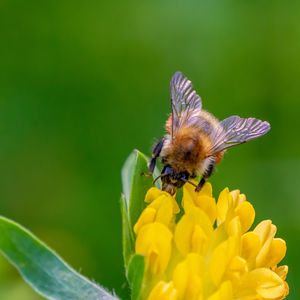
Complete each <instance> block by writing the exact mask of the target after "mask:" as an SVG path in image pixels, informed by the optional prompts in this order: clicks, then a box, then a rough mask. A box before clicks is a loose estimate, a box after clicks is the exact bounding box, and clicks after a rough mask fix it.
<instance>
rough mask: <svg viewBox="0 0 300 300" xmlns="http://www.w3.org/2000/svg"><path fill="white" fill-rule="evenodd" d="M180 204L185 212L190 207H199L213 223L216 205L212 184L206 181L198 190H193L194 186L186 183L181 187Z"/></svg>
mask: <svg viewBox="0 0 300 300" xmlns="http://www.w3.org/2000/svg"><path fill="white" fill-rule="evenodd" d="M182 206H183V208H184V210H185V211H186V212H187V211H188V210H189V209H190V208H192V207H195V206H196V207H199V208H200V209H202V210H203V211H204V213H205V214H206V215H207V216H208V217H209V219H210V220H211V222H212V223H214V221H215V219H216V215H217V206H216V202H215V199H214V198H213V197H212V186H211V184H210V183H208V182H207V183H206V184H205V185H204V186H203V188H202V189H201V191H200V192H196V191H195V187H194V186H192V185H188V184H186V185H185V186H184V187H183V199H182Z"/></svg>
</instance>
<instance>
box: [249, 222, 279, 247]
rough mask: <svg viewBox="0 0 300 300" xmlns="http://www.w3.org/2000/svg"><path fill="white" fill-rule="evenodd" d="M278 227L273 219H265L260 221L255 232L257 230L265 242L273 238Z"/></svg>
mask: <svg viewBox="0 0 300 300" xmlns="http://www.w3.org/2000/svg"><path fill="white" fill-rule="evenodd" d="M276 231H277V228H276V226H275V225H273V224H272V221H271V220H264V221H262V222H260V223H259V224H258V225H257V226H256V227H255V229H254V230H253V232H255V233H256V234H257V235H258V236H259V237H260V240H261V242H262V243H263V244H264V243H265V242H266V241H267V240H269V239H271V238H273V237H274V236H275V234H276Z"/></svg>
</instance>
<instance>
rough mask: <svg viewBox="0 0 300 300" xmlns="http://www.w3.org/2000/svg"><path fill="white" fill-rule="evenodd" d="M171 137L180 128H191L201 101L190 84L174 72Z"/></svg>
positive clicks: (179, 73)
mask: <svg viewBox="0 0 300 300" xmlns="http://www.w3.org/2000/svg"><path fill="white" fill-rule="evenodd" d="M170 85H171V104H172V127H171V130H172V136H173V134H174V133H175V132H176V130H177V129H178V128H180V127H182V126H185V125H187V126H192V125H193V124H194V123H196V122H197V121H198V117H197V115H198V114H199V111H201V108H202V101H201V98H200V96H199V95H197V93H196V91H195V90H194V89H193V85H192V82H191V81H190V80H188V79H187V78H186V77H185V76H184V75H183V74H182V73H181V72H176V73H175V74H174V75H173V77H172V79H171V84H170Z"/></svg>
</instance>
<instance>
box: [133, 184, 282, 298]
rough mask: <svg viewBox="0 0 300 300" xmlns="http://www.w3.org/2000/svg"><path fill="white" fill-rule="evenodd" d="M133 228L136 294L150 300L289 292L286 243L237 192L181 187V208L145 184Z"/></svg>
mask: <svg viewBox="0 0 300 300" xmlns="http://www.w3.org/2000/svg"><path fill="white" fill-rule="evenodd" d="M146 202H147V203H149V204H148V206H147V207H146V208H145V209H144V211H143V212H142V213H141V215H140V218H139V219H138V221H137V223H136V224H135V226H134V232H135V234H136V242H135V251H136V253H137V254H140V255H143V256H144V257H145V266H146V271H145V281H144V290H143V291H142V298H143V299H148V300H153V299H163V300H185V299H187V300H234V299H238V300H252V299H253V300H255V299H261V300H267V299H268V300H280V299H284V298H285V297H286V295H287V294H288V285H287V283H286V281H285V279H286V275H287V272H288V267H287V266H280V267H278V264H279V263H280V261H281V260H282V259H283V257H284V256H285V253H286V244H285V241H284V240H282V239H279V238H275V234H276V226H275V225H274V224H272V222H271V221H270V220H266V221H262V222H261V223H259V224H258V225H257V226H256V227H255V228H254V229H253V230H252V231H249V229H250V228H251V226H252V224H253V222H254V217H255V211H254V208H253V206H252V205H251V203H250V202H248V201H247V199H246V196H245V195H243V194H241V193H240V191H238V190H235V191H229V189H227V188H226V189H224V190H223V191H222V192H221V193H220V195H219V198H218V201H217V203H216V201H215V199H214V198H213V195H212V186H211V185H210V184H209V183H206V184H205V186H204V187H203V189H202V190H201V191H200V192H199V193H198V192H195V191H194V189H193V188H192V187H191V186H188V185H185V186H184V188H183V198H182V210H183V214H182V216H181V218H180V219H179V220H177V222H176V221H175V220H176V218H175V217H176V214H177V213H179V211H180V209H179V206H178V205H177V203H176V200H175V198H174V197H173V196H171V195H169V194H167V193H165V192H162V191H160V190H159V189H157V188H151V189H150V190H149V191H148V193H147V195H146Z"/></svg>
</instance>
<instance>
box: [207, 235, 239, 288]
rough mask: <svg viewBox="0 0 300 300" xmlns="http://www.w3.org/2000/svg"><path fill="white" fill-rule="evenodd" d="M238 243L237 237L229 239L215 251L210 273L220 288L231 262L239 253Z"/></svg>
mask: <svg viewBox="0 0 300 300" xmlns="http://www.w3.org/2000/svg"><path fill="white" fill-rule="evenodd" d="M238 250H239V248H238V242H237V240H236V238H235V237H229V239H228V240H226V241H224V242H222V243H221V244H220V245H218V246H217V247H216V248H215V250H214V251H213V254H212V257H211V260H210V263H209V273H210V277H211V279H212V281H213V283H214V284H215V285H216V286H218V285H219V284H220V282H221V281H222V279H223V277H224V275H225V273H226V271H227V269H228V266H229V264H230V262H231V260H232V259H233V258H234V257H235V256H236V255H237V253H238Z"/></svg>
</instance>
